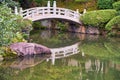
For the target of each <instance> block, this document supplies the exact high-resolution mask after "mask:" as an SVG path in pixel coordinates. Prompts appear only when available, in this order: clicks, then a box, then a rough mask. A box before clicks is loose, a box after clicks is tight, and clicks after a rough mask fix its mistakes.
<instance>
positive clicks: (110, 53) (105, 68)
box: [0, 31, 120, 80]
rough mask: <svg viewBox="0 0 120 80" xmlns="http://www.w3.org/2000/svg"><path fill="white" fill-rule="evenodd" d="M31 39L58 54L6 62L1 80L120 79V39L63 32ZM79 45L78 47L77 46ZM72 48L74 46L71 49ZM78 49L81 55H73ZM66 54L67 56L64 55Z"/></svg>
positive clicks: (0, 66)
mask: <svg viewBox="0 0 120 80" xmlns="http://www.w3.org/2000/svg"><path fill="white" fill-rule="evenodd" d="M35 32H36V31H35ZM30 38H31V39H32V42H36V43H39V44H42V45H45V46H47V47H50V48H51V49H53V50H54V51H53V52H55V54H54V55H53V54H51V55H47V56H46V55H43V56H40V55H39V56H29V57H28V56H27V57H24V58H19V59H16V60H12V61H3V62H1V64H0V79H2V80H16V79H17V80H119V79H120V38H105V37H102V36H98V35H96V36H93V35H84V34H77V33H60V32H58V31H56V32H52V31H38V32H36V33H34V31H33V32H32V34H31V36H30ZM76 43H79V45H77V46H76V47H75V45H76ZM71 46H73V47H72V48H71ZM55 50H56V51H55ZM75 50H76V51H77V50H79V52H78V53H76V54H73V55H72V53H73V51H75ZM65 51H66V52H67V53H68V54H65V53H64V52H65ZM69 51H70V52H69ZM57 53H59V55H57ZM53 63H54V65H53Z"/></svg>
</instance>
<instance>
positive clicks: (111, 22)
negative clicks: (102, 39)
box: [105, 16, 120, 30]
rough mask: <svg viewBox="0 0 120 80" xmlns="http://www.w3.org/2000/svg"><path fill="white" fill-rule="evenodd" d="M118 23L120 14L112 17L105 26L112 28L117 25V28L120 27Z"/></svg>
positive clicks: (108, 28)
mask: <svg viewBox="0 0 120 80" xmlns="http://www.w3.org/2000/svg"><path fill="white" fill-rule="evenodd" d="M117 25H120V16H116V17H114V18H113V19H111V20H110V21H109V22H108V23H107V24H106V26H105V28H106V29H107V30H112V28H114V26H115V27H117V28H120V26H117Z"/></svg>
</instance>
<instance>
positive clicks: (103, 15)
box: [80, 9, 117, 27]
mask: <svg viewBox="0 0 120 80" xmlns="http://www.w3.org/2000/svg"><path fill="white" fill-rule="evenodd" d="M116 15H117V11H116V10H112V9H109V10H96V11H90V12H86V13H85V14H83V15H82V16H81V18H80V19H81V21H82V22H83V23H84V24H85V25H88V26H95V27H104V26H105V24H106V23H107V22H108V21H109V20H111V19H112V18H113V17H115V16H116Z"/></svg>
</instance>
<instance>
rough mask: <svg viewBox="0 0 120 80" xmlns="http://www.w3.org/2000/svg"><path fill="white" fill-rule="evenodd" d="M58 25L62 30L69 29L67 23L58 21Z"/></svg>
mask: <svg viewBox="0 0 120 80" xmlns="http://www.w3.org/2000/svg"><path fill="white" fill-rule="evenodd" d="M57 26H58V27H59V29H60V30H61V31H65V30H67V25H66V24H65V23H62V22H58V24H57Z"/></svg>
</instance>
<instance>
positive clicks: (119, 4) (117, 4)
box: [113, 1, 120, 10]
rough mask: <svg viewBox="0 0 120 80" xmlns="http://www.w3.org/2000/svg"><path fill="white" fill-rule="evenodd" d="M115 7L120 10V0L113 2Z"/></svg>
mask: <svg viewBox="0 0 120 80" xmlns="http://www.w3.org/2000/svg"><path fill="white" fill-rule="evenodd" d="M113 8H114V9H116V10H120V1H118V2H115V3H113Z"/></svg>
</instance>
